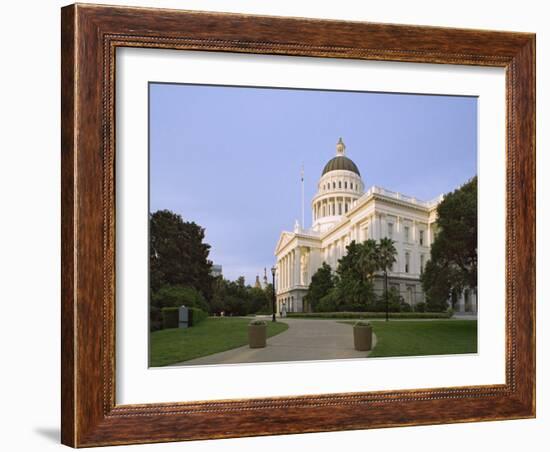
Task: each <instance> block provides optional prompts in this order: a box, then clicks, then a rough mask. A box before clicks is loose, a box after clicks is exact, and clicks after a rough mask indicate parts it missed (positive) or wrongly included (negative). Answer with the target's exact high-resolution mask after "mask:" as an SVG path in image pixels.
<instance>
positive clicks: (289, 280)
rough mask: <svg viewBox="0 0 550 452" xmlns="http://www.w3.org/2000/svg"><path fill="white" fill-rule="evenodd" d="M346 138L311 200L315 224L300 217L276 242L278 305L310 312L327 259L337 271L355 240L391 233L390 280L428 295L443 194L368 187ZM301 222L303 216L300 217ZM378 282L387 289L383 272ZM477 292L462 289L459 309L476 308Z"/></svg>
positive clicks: (416, 299)
mask: <svg viewBox="0 0 550 452" xmlns="http://www.w3.org/2000/svg"><path fill="white" fill-rule="evenodd" d="M345 154H346V146H345V144H344V142H343V141H342V139H341V138H340V140H339V141H338V143H337V145H336V156H335V157H334V158H332V159H331V160H329V162H328V163H327V164H326V165H325V167H324V169H323V173H322V175H321V178H320V179H319V182H318V183H317V193H316V194H315V196H314V198H313V200H312V201H311V213H312V226H311V228H309V229H304V228H303V225H302V226H301V225H300V224H299V223H298V222H296V224H295V226H294V229H293V231H292V232H289V231H283V232H282V233H281V235H280V237H279V240H278V242H277V246H276V249H275V255H276V258H277V266H276V268H277V276H278V278H277V287H276V291H277V311H278V312H280V311H281V310H282V308H283V306H284V308H285V310H286V311H288V312H308V311H310V307H309V306H307V303H306V302H305V301H304V296H305V295H306V293H307V290H308V287H309V284H310V282H311V277H312V275H313V274H314V273H315V272H316V271H317V269H318V268H319V267H321V265H322V263H323V262H326V263H327V264H329V265H330V266H331V268H332V269H333V271H334V270H335V269H336V268H337V266H338V259H340V258H341V257H342V256H343V255H344V254H345V253H346V246H347V245H348V244H349V243H351V242H352V241H353V240H355V241H356V242H362V241H364V240H367V239H373V240H376V241H378V240H380V239H381V238H384V237H388V238H390V239H392V240H393V241H394V246H395V248H396V250H397V256H396V262H395V263H394V265H393V268H392V269H391V271H390V272H389V273H388V276H389V286H390V288H391V287H393V288H395V289H397V290H398V292H399V294H400V296H401V297H403V299H404V301H405V302H406V303H408V304H409V305H411V306H413V307H414V305H415V304H417V303H420V302H423V301H425V297H424V293H423V291H422V285H421V282H420V276H421V273H422V271H423V269H424V268H425V265H426V262H427V261H428V259H429V258H430V246H431V244H432V243H433V240H434V237H435V234H436V228H437V225H436V219H437V206H438V204H439V203H440V202H441V200H442V199H443V196H442V195H441V196H439V197H437V198H436V199H434V200H431V201H421V200H418V199H416V198H414V197H411V196H406V195H403V194H401V193H396V192H393V191H390V190H386V189H384V188H381V187H377V186H372V187H370V188H369V189H368V190H365V185H364V183H363V179H362V178H361V173H360V172H359V168H357V165H356V164H355V163H354V162H353V161H352V160H351V159H350V158H348V157H346V155H345ZM302 222H303V220H302ZM374 288H375V292H376V293H377V294H382V293H383V284H382V276H381V275H379V276H376V277H375V280H374ZM476 301H477V300H476V297H475V294H474V293H473V292H470V291H467V290H466V291H464V292H463V293H462V294H461V296H460V297H459V299H458V301H457V304H456V306H455V308H456V310H457V311H458V312H475V311H476Z"/></svg>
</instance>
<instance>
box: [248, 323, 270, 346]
mask: <svg viewBox="0 0 550 452" xmlns="http://www.w3.org/2000/svg"><path fill="white" fill-rule="evenodd" d="M266 338H267V322H266V321H265V320H252V322H250V323H249V324H248V345H249V346H250V348H263V347H265V343H266Z"/></svg>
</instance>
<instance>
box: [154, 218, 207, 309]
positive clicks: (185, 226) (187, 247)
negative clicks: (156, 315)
mask: <svg viewBox="0 0 550 452" xmlns="http://www.w3.org/2000/svg"><path fill="white" fill-rule="evenodd" d="M149 223H150V230H149V231H150V247H149V262H150V288H151V291H152V292H153V293H154V292H156V291H158V290H159V289H160V288H161V287H162V286H165V285H181V286H186V287H194V288H195V289H196V290H198V291H199V292H201V293H202V294H203V296H205V297H206V298H207V299H209V298H210V297H211V294H212V277H211V275H210V270H211V267H212V262H211V261H210V260H209V259H208V254H209V252H210V245H208V244H206V243H204V242H203V240H204V228H202V227H200V226H199V225H197V224H196V223H193V222H184V221H183V219H182V218H181V216H180V215H178V214H175V213H173V212H171V211H169V210H159V211H157V212H155V213H153V214H151V215H150V216H149Z"/></svg>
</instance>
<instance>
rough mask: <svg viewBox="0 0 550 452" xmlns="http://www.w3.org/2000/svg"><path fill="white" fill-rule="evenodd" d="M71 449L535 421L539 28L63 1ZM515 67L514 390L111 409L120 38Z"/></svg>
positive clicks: (67, 427) (511, 154) (65, 326)
mask: <svg viewBox="0 0 550 452" xmlns="http://www.w3.org/2000/svg"><path fill="white" fill-rule="evenodd" d="M61 35H62V149H61V154H62V331H61V332H62V346H61V353H62V355H61V356H62V359H61V362H62V367H61V371H62V372H61V374H62V378H61V384H62V435H61V436H62V442H63V443H64V444H67V445H70V446H74V447H84V446H98V445H109V444H128V443H147V442H159V441H179V440H193V439H206V438H226V437H236V436H252V435H273V434H284V433H301V432H319V431H332V430H348V429H363V428H376V427H390V426H403V425H421V424H441V423H450V422H468V421H485V420H497V419H518V418H529V417H534V416H535V35H534V34H528V33H508V32H494V31H481V30H462V29H449V28H436V27H418V26H408V25H388V24H374V23H358V22H339V21H329V20H313V19H297V18H280V17H262V16H247V15H237V14H218V13H204V12H190V11H175V10H160V9H144V8H125V7H108V6H93V5H79V4H77V5H71V6H67V7H65V8H63V9H62V25H61ZM124 46H131V47H150V48H169V49H185V50H203V51H204V50H208V51H217V52H243V53H262V54H279V55H301V56H315V57H330V58H353V59H367V60H389V61H401V62H421V63H441V64H465V65H479V66H499V67H504V68H505V69H506V105H507V120H506V128H507V129H506V130H507V142H506V162H507V163H506V164H507V169H506V192H507V201H506V256H507V262H506V383H505V384H503V385H492V386H472V387H453V388H437V389H420V390H400V391H384V392H362V393H346V394H336V395H335V394H325V395H323V394H321V395H315V396H301V397H277V398H265V399H244V400H223V401H222V400H220V401H214V402H198V403H197V402H177V401H175V402H174V403H164V404H148V405H126V406H120V405H116V403H115V385H114V378H115V364H116V363H115V358H114V356H115V353H114V351H115V350H114V347H115V344H114V337H115V336H114V333H115V321H114V320H115V298H114V294H115V265H114V263H115V251H114V241H115V228H114V225H115V207H114V206H115V205H114V199H115V173H114V159H115V142H114V140H115V135H114V126H115V124H114V119H115V116H114V112H115V110H114V95H113V92H114V86H115V83H114V81H115V80H114V77H115V75H114V74H115V71H114V68H115V64H116V59H115V49H116V48H117V47H124Z"/></svg>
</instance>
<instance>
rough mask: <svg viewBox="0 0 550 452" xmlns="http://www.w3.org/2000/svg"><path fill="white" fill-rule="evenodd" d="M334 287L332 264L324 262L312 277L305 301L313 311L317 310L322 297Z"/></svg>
mask: <svg viewBox="0 0 550 452" xmlns="http://www.w3.org/2000/svg"><path fill="white" fill-rule="evenodd" d="M333 287H334V278H333V276H332V269H331V268H330V265H328V264H327V263H326V262H323V265H321V267H320V268H319V269H318V270H317V271H316V272H315V273H314V274H313V276H312V277H311V283H310V285H309V288H308V291H307V294H306V296H305V301H306V303H307V304H308V305H309V307H310V309H311V310H312V311H315V310H316V308H317V305H318V304H319V301H320V300H321V298H323V297H324V296H326V295H327V294H328V293H329V291H330V290H331V289H332V288H333Z"/></svg>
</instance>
